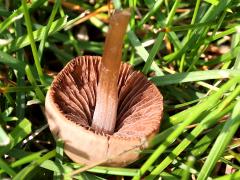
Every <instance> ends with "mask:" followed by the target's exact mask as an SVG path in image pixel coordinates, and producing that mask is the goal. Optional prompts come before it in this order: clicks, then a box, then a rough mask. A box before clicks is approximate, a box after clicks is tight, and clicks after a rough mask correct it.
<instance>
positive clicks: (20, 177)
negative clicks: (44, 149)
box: [13, 150, 56, 180]
mask: <svg viewBox="0 0 240 180" xmlns="http://www.w3.org/2000/svg"><path fill="white" fill-rule="evenodd" d="M55 155H56V151H55V150H52V151H50V152H48V153H47V154H45V155H43V156H42V157H40V158H39V159H37V160H35V161H33V162H32V163H31V164H29V165H28V166H26V167H25V168H24V169H22V170H21V171H19V172H18V173H17V175H16V176H14V178H13V180H24V179H27V176H28V174H30V173H32V171H33V170H34V169H35V168H36V167H37V166H39V165H41V164H42V163H43V162H44V161H46V160H48V159H51V158H53V157H54V156H55Z"/></svg>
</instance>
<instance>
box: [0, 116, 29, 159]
mask: <svg viewBox="0 0 240 180" xmlns="http://www.w3.org/2000/svg"><path fill="white" fill-rule="evenodd" d="M31 127H32V124H31V122H30V121H29V120H28V119H26V118H24V119H23V120H22V121H21V122H19V123H18V125H17V126H16V127H15V128H14V129H13V130H12V131H11V132H10V134H9V138H10V140H11V143H10V144H9V145H7V146H5V147H0V155H2V154H4V153H7V152H8V151H9V150H10V149H12V148H13V147H14V146H16V145H17V144H18V143H20V142H21V141H22V140H23V139H24V138H25V137H26V136H27V135H29V134H30V133H31V131H32V128H31Z"/></svg>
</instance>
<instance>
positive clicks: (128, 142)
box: [46, 56, 163, 166]
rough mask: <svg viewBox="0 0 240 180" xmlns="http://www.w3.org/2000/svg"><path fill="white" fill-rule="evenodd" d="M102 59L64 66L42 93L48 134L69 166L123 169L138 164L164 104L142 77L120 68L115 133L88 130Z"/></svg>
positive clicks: (128, 68)
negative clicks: (99, 165)
mask: <svg viewBox="0 0 240 180" xmlns="http://www.w3.org/2000/svg"><path fill="white" fill-rule="evenodd" d="M101 59H102V58H101V57H99V56H80V57H77V58H75V59H73V60H72V61H70V62H69V63H68V64H67V65H66V66H65V68H64V69H63V70H62V71H61V72H60V73H59V74H58V75H57V76H56V78H55V79H54V81H53V83H52V86H51V87H50V89H49V91H48V93H47V97H46V116H47V119H48V123H49V126H50V130H51V131H52V133H53V134H54V135H55V136H56V137H58V138H61V139H62V140H63V141H64V151H65V153H66V154H67V155H68V156H69V157H70V158H71V159H72V160H73V161H75V162H78V163H84V164H92V163H94V162H97V161H105V163H104V164H105V165H109V166H126V165H128V164H130V163H132V162H134V161H136V160H137V159H138V158H139V156H140V154H139V151H140V150H141V149H144V148H147V147H148V142H149V141H150V140H151V138H152V137H153V136H154V135H155V134H156V133H157V132H158V130H159V125H160V120H161V117H162V111H163V99H162V96H161V94H160V92H159V90H158V89H157V87H156V86H155V85H154V84H153V83H151V82H150V81H148V80H147V78H146V77H145V76H144V75H143V74H142V73H141V72H139V71H134V70H133V69H132V68H131V66H130V65H128V64H126V63H122V64H121V67H120V72H119V77H118V109H117V121H116V126H115V130H114V133H113V134H112V135H109V134H105V133H104V132H97V131H95V130H94V129H93V128H92V127H91V124H92V118H93V113H94V109H95V105H96V91H97V84H98V81H99V71H100V65H101ZM109 78H111V77H109ZM109 111H110V110H109Z"/></svg>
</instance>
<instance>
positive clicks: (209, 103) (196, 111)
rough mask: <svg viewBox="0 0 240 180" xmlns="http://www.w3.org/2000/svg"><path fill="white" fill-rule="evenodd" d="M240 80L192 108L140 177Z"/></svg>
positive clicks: (161, 145) (145, 164) (235, 80)
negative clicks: (187, 127) (188, 115)
mask: <svg viewBox="0 0 240 180" xmlns="http://www.w3.org/2000/svg"><path fill="white" fill-rule="evenodd" d="M239 80H240V79H239V78H233V79H231V80H229V81H228V82H227V83H226V84H224V85H223V86H222V87H221V88H220V89H219V91H218V92H216V93H214V94H213V95H211V96H209V97H208V98H207V99H206V100H205V101H203V102H202V103H201V104H200V105H199V106H197V107H196V108H192V111H191V116H190V117H189V118H188V119H185V121H183V122H182V123H181V124H180V125H179V126H178V127H177V128H176V130H175V131H174V132H172V133H171V134H170V135H169V136H168V137H167V138H166V140H165V141H164V142H162V144H160V145H159V146H158V148H157V149H156V150H155V151H154V153H153V154H152V155H151V156H150V157H149V158H148V160H147V161H146V162H145V163H144V164H143V165H142V167H141V168H140V176H142V175H143V174H144V173H145V172H146V171H147V170H148V169H149V167H150V166H151V165H152V164H153V163H154V162H155V161H156V160H157V158H158V157H159V156H160V155H161V154H162V153H163V152H164V151H165V150H166V148H167V147H168V146H169V145H170V144H172V143H173V142H174V141H175V139H176V138H177V137H178V136H179V135H180V134H181V133H182V132H183V131H184V129H185V128H186V126H188V125H190V124H191V123H192V122H194V121H195V120H196V119H197V118H198V117H199V116H200V114H201V113H203V112H204V111H206V110H207V109H211V108H212V107H214V106H215V103H217V102H218V100H219V99H220V98H221V97H222V95H223V94H224V93H225V92H226V91H227V90H229V89H230V88H231V87H232V86H233V85H235V84H236V83H237V82H238V81H239ZM140 176H135V177H134V178H133V179H134V180H136V179H139V178H140Z"/></svg>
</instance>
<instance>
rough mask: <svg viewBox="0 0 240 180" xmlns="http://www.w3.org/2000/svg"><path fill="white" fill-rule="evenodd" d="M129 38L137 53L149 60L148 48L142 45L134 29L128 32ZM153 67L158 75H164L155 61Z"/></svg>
mask: <svg viewBox="0 0 240 180" xmlns="http://www.w3.org/2000/svg"><path fill="white" fill-rule="evenodd" d="M127 35H128V38H129V40H130V42H131V44H132V45H133V47H134V48H135V49H136V52H137V54H138V55H139V56H140V57H141V58H142V59H143V60H144V61H147V58H148V56H149V54H148V52H147V50H146V49H145V48H144V47H143V46H142V44H141V42H140V41H139V39H138V38H137V36H136V35H135V34H134V32H133V31H128V32H127ZM151 68H152V69H153V70H154V71H155V72H156V74H157V75H158V76H161V75H163V72H162V70H161V69H160V68H159V67H158V65H157V64H156V63H155V62H153V63H152V66H151Z"/></svg>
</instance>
